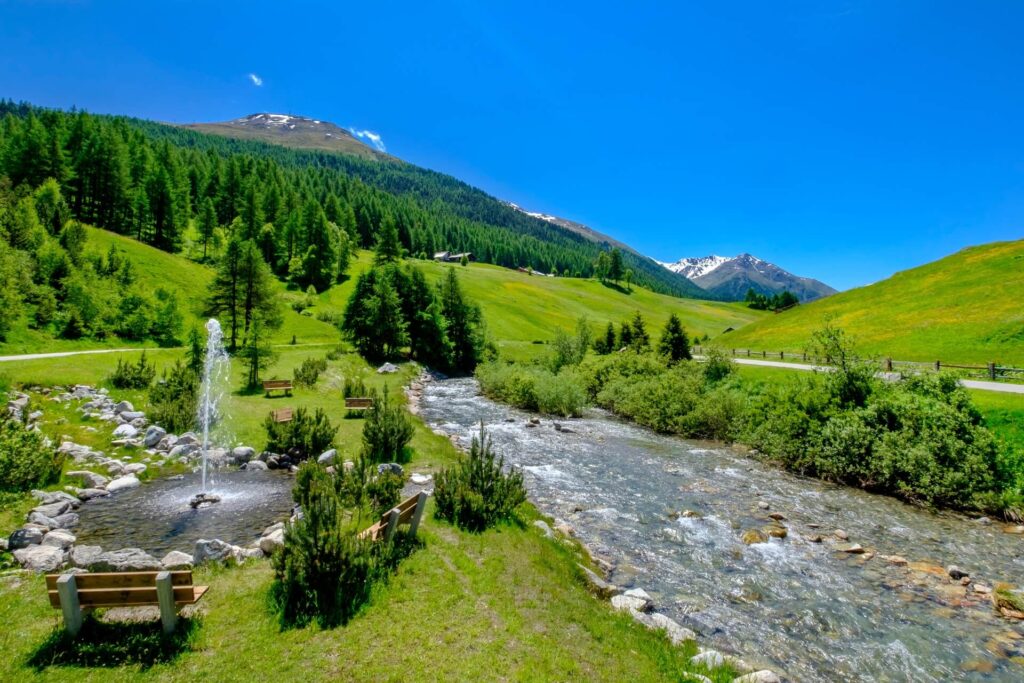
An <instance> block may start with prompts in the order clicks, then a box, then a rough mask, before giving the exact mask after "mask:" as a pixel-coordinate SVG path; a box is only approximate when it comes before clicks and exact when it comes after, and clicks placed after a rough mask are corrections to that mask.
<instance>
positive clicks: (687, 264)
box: [658, 254, 739, 280]
mask: <svg viewBox="0 0 1024 683" xmlns="http://www.w3.org/2000/svg"><path fill="white" fill-rule="evenodd" d="M737 258H739V257H737ZM732 260H733V259H731V258H729V257H728V256H715V255H714V254H712V255H711V256H702V257H699V258H682V259H679V260H678V261H676V262H675V263H665V262H662V261H658V263H660V264H661V265H663V266H665V267H666V268H668V269H669V270H671V271H672V272H673V273H679V274H680V275H682V276H683V277H686V278H689V279H690V280H693V279H694V278H698V277H700V276H701V275H707V274H708V273H710V272H711V271H713V270H715V269H716V268H718V267H719V266H721V265H722V264H724V263H728V262H729V261H732Z"/></svg>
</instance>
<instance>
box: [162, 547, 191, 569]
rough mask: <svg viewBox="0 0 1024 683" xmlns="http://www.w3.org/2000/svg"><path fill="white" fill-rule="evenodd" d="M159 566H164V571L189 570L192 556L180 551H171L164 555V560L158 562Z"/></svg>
mask: <svg viewBox="0 0 1024 683" xmlns="http://www.w3.org/2000/svg"><path fill="white" fill-rule="evenodd" d="M160 564H162V565H163V566H164V569H168V570H175V569H191V568H192V556H191V555H189V554H188V553H183V552H181V551H180V550H172V551H171V552H169V553H167V554H166V555H164V559H162V560H160Z"/></svg>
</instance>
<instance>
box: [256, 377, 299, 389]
mask: <svg viewBox="0 0 1024 683" xmlns="http://www.w3.org/2000/svg"><path fill="white" fill-rule="evenodd" d="M263 388H264V389H291V388H292V381H291V380H290V379H268V380H264V381H263Z"/></svg>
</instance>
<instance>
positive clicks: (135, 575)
mask: <svg viewBox="0 0 1024 683" xmlns="http://www.w3.org/2000/svg"><path fill="white" fill-rule="evenodd" d="M207 590H209V587H207V586H194V585H192V572H191V571H174V572H170V571H164V572H116V573H97V574H47V576H46V592H47V595H48V596H49V598H50V606H51V607H59V608H60V609H61V610H63V612H64V626H65V628H66V629H67V630H68V633H70V634H71V635H75V634H77V633H78V631H79V630H80V629H81V628H82V609H83V608H85V609H95V608H103V607H138V606H140V605H157V606H159V607H160V619H161V621H162V622H163V627H164V631H165V632H167V633H170V632H171V631H173V630H174V627H175V625H176V624H177V620H178V607H180V606H181V605H193V604H195V603H197V602H199V600H200V599H201V598H202V597H203V595H205V594H206V591H207Z"/></svg>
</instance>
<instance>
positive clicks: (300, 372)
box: [295, 358, 327, 387]
mask: <svg viewBox="0 0 1024 683" xmlns="http://www.w3.org/2000/svg"><path fill="white" fill-rule="evenodd" d="M326 370H327V359H326V358H307V359H306V360H304V361H302V364H301V365H300V366H299V367H297V368H295V384H297V385H299V386H304V387H312V386H313V385H315V384H316V381H317V379H319V378H320V373H321V372H326Z"/></svg>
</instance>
